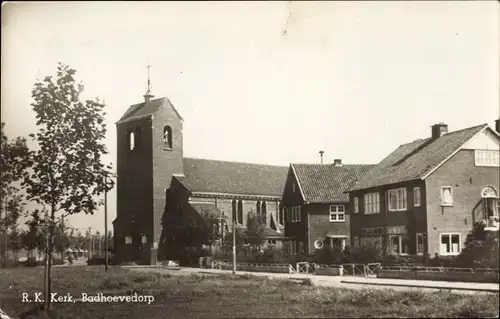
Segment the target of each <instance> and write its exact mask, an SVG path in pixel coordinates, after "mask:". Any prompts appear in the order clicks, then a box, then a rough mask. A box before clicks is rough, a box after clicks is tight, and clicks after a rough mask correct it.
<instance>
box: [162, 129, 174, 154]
mask: <svg viewBox="0 0 500 319" xmlns="http://www.w3.org/2000/svg"><path fill="white" fill-rule="evenodd" d="M163 147H164V148H166V149H172V128H171V127H170V126H168V125H167V126H165V127H164V128H163Z"/></svg>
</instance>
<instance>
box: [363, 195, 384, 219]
mask: <svg viewBox="0 0 500 319" xmlns="http://www.w3.org/2000/svg"><path fill="white" fill-rule="evenodd" d="M364 200H365V203H364V208H365V215H371V214H380V193H379V192H376V193H368V194H365V196H364Z"/></svg>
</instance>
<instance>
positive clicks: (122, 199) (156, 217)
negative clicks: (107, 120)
mask: <svg viewBox="0 0 500 319" xmlns="http://www.w3.org/2000/svg"><path fill="white" fill-rule="evenodd" d="M149 69H150V66H148V86H147V91H146V94H145V95H144V96H143V97H144V102H142V103H139V104H134V105H132V106H130V107H129V108H128V110H127V111H126V112H125V114H124V115H123V116H122V118H121V119H120V120H119V121H118V122H117V123H116V131H117V173H118V178H117V217H116V219H115V220H114V221H113V227H114V234H115V256H116V258H117V259H118V260H120V261H140V262H141V263H144V264H155V263H156V261H157V249H158V246H159V241H160V234H161V220H162V217H163V213H164V208H165V204H166V190H167V189H168V188H169V187H170V183H171V180H172V175H175V174H179V175H182V174H183V172H184V170H183V150H182V147H183V140H182V124H183V119H182V117H181V116H180V115H179V113H178V112H177V110H176V109H175V107H174V106H173V105H172V103H171V102H170V101H169V99H168V98H166V97H163V98H157V99H153V98H154V96H153V94H152V91H151V82H150V76H149Z"/></svg>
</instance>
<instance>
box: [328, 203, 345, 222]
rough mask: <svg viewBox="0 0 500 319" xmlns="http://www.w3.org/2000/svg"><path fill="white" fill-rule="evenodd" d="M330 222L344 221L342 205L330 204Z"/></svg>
mask: <svg viewBox="0 0 500 319" xmlns="http://www.w3.org/2000/svg"><path fill="white" fill-rule="evenodd" d="M330 222H332V223H333V222H345V209H344V205H330Z"/></svg>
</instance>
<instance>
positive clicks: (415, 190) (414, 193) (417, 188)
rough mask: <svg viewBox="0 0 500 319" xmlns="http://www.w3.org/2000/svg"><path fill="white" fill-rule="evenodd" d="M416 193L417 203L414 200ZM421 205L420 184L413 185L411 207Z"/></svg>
mask: <svg viewBox="0 0 500 319" xmlns="http://www.w3.org/2000/svg"><path fill="white" fill-rule="evenodd" d="M417 193H418V203H417V201H416V199H417V196H416V194H417ZM421 205H422V193H421V190H420V186H416V187H413V207H420V206H421Z"/></svg>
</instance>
